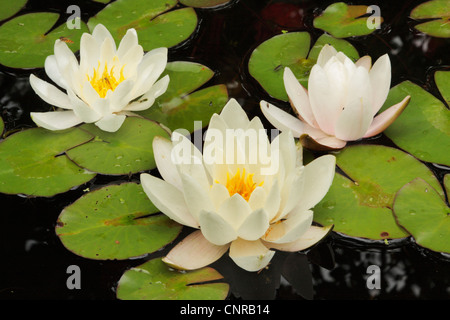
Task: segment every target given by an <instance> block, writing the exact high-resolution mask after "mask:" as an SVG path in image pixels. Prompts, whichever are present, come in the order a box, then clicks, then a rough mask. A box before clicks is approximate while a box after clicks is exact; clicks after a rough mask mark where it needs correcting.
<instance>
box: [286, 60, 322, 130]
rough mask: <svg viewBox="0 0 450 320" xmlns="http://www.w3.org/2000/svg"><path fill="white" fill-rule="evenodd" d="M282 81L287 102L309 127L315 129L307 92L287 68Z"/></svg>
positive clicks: (315, 124) (314, 120)
mask: <svg viewBox="0 0 450 320" xmlns="http://www.w3.org/2000/svg"><path fill="white" fill-rule="evenodd" d="M283 79H284V87H285V88H286V92H287V94H288V96H289V100H290V101H291V104H292V106H293V107H294V108H295V110H296V111H297V113H298V115H299V116H300V117H301V118H302V119H303V120H304V121H306V122H307V123H308V124H309V125H310V126H313V127H317V122H316V119H315V118H314V114H313V112H312V110H311V105H310V103H309V97H308V92H307V91H306V89H305V88H304V87H303V86H302V85H301V84H300V82H298V80H297V78H296V77H295V75H294V73H292V71H291V69H289V68H285V69H284V75H283Z"/></svg>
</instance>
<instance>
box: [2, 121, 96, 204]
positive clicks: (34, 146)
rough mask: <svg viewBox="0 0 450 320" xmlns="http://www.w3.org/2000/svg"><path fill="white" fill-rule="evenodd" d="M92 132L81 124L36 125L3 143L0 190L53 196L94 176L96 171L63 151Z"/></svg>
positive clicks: (86, 139) (89, 136) (79, 142)
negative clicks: (57, 128) (58, 127)
mask: <svg viewBox="0 0 450 320" xmlns="http://www.w3.org/2000/svg"><path fill="white" fill-rule="evenodd" d="M92 138H93V136H92V135H91V134H89V133H88V132H85V131H83V130H80V129H78V128H74V129H69V130H64V131H49V130H46V129H43V128H33V129H28V130H24V131H21V132H18V133H15V134H13V135H11V136H9V137H8V138H6V139H5V140H3V141H2V142H1V143H0V192H3V193H9V194H26V195H32V196H45V197H50V196H53V195H55V194H58V193H62V192H66V191H68V190H70V189H71V188H73V187H75V186H79V185H81V184H83V183H86V182H87V181H89V180H91V179H92V178H93V177H94V176H95V174H93V173H92V172H88V171H87V170H85V169H82V168H80V167H78V166H77V165H75V164H74V163H73V162H72V161H70V160H69V158H68V157H67V156H66V155H65V154H64V152H65V151H67V150H68V149H70V148H72V147H74V146H76V145H79V144H83V143H85V142H87V141H89V140H91V139H92Z"/></svg>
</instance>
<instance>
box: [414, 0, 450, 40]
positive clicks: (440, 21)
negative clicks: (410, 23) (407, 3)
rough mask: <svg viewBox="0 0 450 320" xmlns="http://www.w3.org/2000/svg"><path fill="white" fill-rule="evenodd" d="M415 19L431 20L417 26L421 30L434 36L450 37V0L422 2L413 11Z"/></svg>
mask: <svg viewBox="0 0 450 320" xmlns="http://www.w3.org/2000/svg"><path fill="white" fill-rule="evenodd" d="M410 16H411V18H412V19H415V20H430V19H432V20H430V21H426V22H423V23H420V24H418V25H416V26H415V28H416V29H417V30H419V31H420V32H423V33H426V34H428V35H430V36H433V37H439V38H450V10H449V3H448V0H433V1H428V2H425V3H422V4H420V5H418V6H417V7H415V8H414V9H413V10H412V11H411V15H410Z"/></svg>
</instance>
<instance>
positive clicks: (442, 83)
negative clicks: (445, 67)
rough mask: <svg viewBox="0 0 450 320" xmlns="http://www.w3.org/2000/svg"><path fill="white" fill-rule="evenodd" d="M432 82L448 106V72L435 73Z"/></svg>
mask: <svg viewBox="0 0 450 320" xmlns="http://www.w3.org/2000/svg"><path fill="white" fill-rule="evenodd" d="M434 81H435V82H436V86H437V87H438V89H439V92H440V93H441V95H442V97H443V98H444V101H445V102H446V103H447V106H450V71H442V70H441V71H436V72H435V73H434Z"/></svg>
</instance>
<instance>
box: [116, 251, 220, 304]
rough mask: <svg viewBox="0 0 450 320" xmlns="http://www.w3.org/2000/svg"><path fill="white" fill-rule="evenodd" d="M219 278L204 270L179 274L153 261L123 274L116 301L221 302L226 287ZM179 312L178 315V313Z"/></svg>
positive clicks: (209, 269) (207, 269)
mask: <svg viewBox="0 0 450 320" xmlns="http://www.w3.org/2000/svg"><path fill="white" fill-rule="evenodd" d="M222 278H223V277H222V275H221V274H220V273H219V272H217V271H216V270H214V269H213V268H210V267H206V268H202V269H198V270H194V271H188V272H185V271H184V272H181V271H176V270H174V269H172V268H169V267H168V266H167V265H166V264H165V263H164V262H162V261H161V259H159V258H158V259H153V260H150V261H147V262H146V263H144V264H142V265H140V266H137V267H134V268H132V269H130V270H127V271H126V272H125V273H124V274H123V275H122V277H121V278H120V280H119V284H118V286H117V298H118V299H121V300H224V299H225V298H226V297H227V295H228V291H229V285H228V284H226V283H223V282H215V283H212V282H211V281H217V280H221V279H222ZM180 312H181V311H180Z"/></svg>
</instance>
